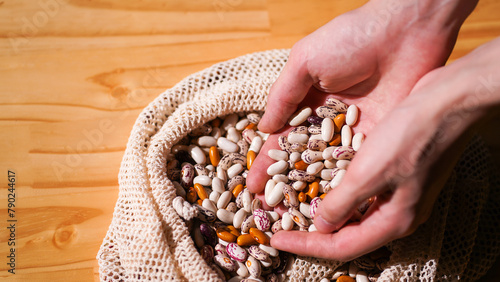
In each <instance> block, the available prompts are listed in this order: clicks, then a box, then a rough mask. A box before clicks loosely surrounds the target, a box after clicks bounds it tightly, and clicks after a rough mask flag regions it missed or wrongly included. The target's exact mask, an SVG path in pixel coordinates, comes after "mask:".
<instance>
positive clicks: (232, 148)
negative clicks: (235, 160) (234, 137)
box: [217, 137, 239, 153]
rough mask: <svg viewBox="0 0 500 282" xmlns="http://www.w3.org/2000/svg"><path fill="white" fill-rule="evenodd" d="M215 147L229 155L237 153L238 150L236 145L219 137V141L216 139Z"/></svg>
mask: <svg viewBox="0 0 500 282" xmlns="http://www.w3.org/2000/svg"><path fill="white" fill-rule="evenodd" d="M217 145H218V146H219V147H220V148H221V149H222V150H224V151H227V152H229V153H237V152H238V150H239V146H238V145H237V144H236V143H234V142H233V141H231V140H229V139H227V138H225V137H220V138H219V139H217Z"/></svg>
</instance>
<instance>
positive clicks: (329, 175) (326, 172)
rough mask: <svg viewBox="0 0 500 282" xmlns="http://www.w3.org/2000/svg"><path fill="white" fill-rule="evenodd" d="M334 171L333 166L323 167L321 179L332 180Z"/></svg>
mask: <svg viewBox="0 0 500 282" xmlns="http://www.w3.org/2000/svg"><path fill="white" fill-rule="evenodd" d="M332 171H333V169H331V168H327V169H323V170H322V171H321V179H323V180H332Z"/></svg>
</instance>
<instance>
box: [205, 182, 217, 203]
mask: <svg viewBox="0 0 500 282" xmlns="http://www.w3.org/2000/svg"><path fill="white" fill-rule="evenodd" d="M212 187H213V185H212ZM208 198H209V199H210V201H212V202H214V203H217V201H219V198H220V193H219V192H217V191H215V190H214V191H212V193H210V195H209V196H208Z"/></svg>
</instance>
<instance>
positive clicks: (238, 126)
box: [234, 118, 250, 131]
mask: <svg viewBox="0 0 500 282" xmlns="http://www.w3.org/2000/svg"><path fill="white" fill-rule="evenodd" d="M249 124H250V121H249V120H248V119H247V118H244V119H241V120H240V121H238V122H237V123H236V125H235V126H234V127H235V128H236V129H238V130H239V131H243V129H245V127H246V126H247V125H249Z"/></svg>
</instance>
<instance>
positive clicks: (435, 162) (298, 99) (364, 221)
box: [247, 1, 498, 260]
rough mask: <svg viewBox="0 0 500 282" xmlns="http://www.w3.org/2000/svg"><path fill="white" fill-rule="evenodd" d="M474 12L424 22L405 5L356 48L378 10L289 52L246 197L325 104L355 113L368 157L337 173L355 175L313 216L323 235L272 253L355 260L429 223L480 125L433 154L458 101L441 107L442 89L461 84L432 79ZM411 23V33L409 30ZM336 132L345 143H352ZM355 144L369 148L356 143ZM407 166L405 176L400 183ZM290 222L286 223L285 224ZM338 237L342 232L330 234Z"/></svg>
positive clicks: (287, 240) (467, 7)
mask: <svg viewBox="0 0 500 282" xmlns="http://www.w3.org/2000/svg"><path fill="white" fill-rule="evenodd" d="M473 2H474V1H472V2H471V1H450V2H449V3H447V4H446V5H444V6H440V7H439V12H437V7H436V6H433V5H431V4H429V6H428V7H426V8H425V9H429V10H425V9H423V10H421V11H419V12H420V13H421V15H426V13H428V15H429V16H428V17H425V16H424V17H423V18H426V20H425V21H424V20H420V18H419V16H418V15H416V14H414V13H413V11H412V9H410V8H408V7H407V6H405V4H407V3H406V1H402V3H404V4H402V5H403V7H401V11H400V13H398V14H397V15H394V16H393V17H392V18H391V19H390V22H389V23H388V26H386V27H385V29H383V30H382V31H380V32H378V33H375V34H372V36H370V37H368V39H366V40H367V43H366V44H364V45H362V46H360V45H359V44H358V43H359V42H356V40H355V39H356V36H357V35H358V34H356V30H363V29H364V28H365V27H366V26H367V25H368V24H369V22H370V21H372V20H373V19H374V18H375V20H376V14H377V11H379V10H382V9H384V8H385V7H386V6H384V5H387V3H386V2H384V1H372V2H369V3H368V4H366V5H365V6H363V7H361V8H360V9H357V10H355V11H352V12H349V13H347V14H344V15H342V16H339V17H337V18H335V19H334V20H332V21H331V22H330V23H328V24H327V25H325V26H323V27H322V28H320V29H319V30H318V31H316V32H314V33H313V34H311V35H309V36H307V37H306V38H304V39H303V40H301V41H299V42H298V43H297V44H296V45H295V46H294V47H293V49H292V52H291V54H290V58H289V62H288V63H287V65H286V66H285V68H284V70H283V72H282V74H281V75H280V77H279V78H278V80H277V81H276V83H275V84H274V85H273V87H272V89H271V92H270V96H269V98H268V107H267V111H266V113H265V114H264V116H263V118H262V120H261V122H260V124H259V129H260V130H262V131H264V132H273V133H274V134H271V135H270V136H269V137H268V139H267V141H266V143H265V144H264V146H263V147H262V149H261V151H262V152H264V154H262V153H261V154H260V155H259V156H258V157H257V159H256V160H255V161H254V163H253V169H251V170H250V173H249V175H248V178H247V185H248V189H249V190H251V191H252V192H261V191H262V189H264V186H265V183H266V181H267V179H269V178H270V176H268V175H267V172H266V171H265V169H266V168H267V167H269V166H270V165H271V164H273V163H274V162H275V160H273V159H271V158H270V157H269V156H268V154H267V153H266V152H267V151H269V150H272V149H278V148H279V146H278V143H279V142H278V140H279V138H280V137H279V136H280V135H284V134H287V132H288V130H289V129H288V128H287V127H283V126H284V125H285V124H286V123H287V122H288V121H291V122H292V123H291V125H293V126H296V125H299V123H298V121H297V120H299V121H300V116H301V114H302V112H303V111H304V112H306V113H307V112H308V110H307V107H310V108H311V109H316V108H318V107H320V106H322V105H324V104H325V101H326V99H327V98H328V97H336V98H340V99H341V100H342V101H345V102H347V103H348V104H355V105H357V106H358V107H359V109H360V114H359V118H358V119H357V121H353V120H352V116H347V115H346V117H345V118H346V120H348V123H349V124H354V125H355V128H356V130H357V132H363V133H365V134H366V135H367V138H366V141H365V143H364V145H363V147H362V148H359V147H356V149H359V153H357V156H356V158H355V159H353V160H352V162H350V163H341V164H342V165H343V166H345V165H348V166H349V169H348V172H347V173H345V176H344V177H343V179H342V181H341V182H340V181H338V182H334V184H335V185H338V186H337V187H335V188H334V189H332V191H330V192H329V193H328V195H327V196H326V197H325V198H324V200H323V201H322V203H321V204H319V206H318V207H317V210H316V214H315V217H314V225H315V228H316V229H317V230H318V231H319V232H312V233H308V232H297V231H282V232H278V233H277V234H275V235H274V236H273V238H272V240H271V244H272V245H273V246H274V247H276V248H278V249H282V250H286V251H289V252H293V253H297V254H300V255H310V256H315V257H325V258H333V259H340V260H349V259H352V258H355V257H358V256H360V255H362V254H365V253H368V252H370V251H372V250H374V249H377V248H378V247H380V246H382V245H384V244H385V243H387V242H389V241H391V240H394V239H397V238H400V237H403V236H406V235H409V234H410V233H412V232H413V231H414V230H415V229H416V227H417V226H418V225H420V224H421V223H422V222H424V221H425V220H426V219H427V217H428V216H429V215H430V212H431V210H432V207H433V204H434V201H435V200H436V198H437V196H438V194H439V192H440V189H441V188H442V186H443V184H444V182H445V181H446V179H447V176H448V175H449V173H450V171H451V169H452V167H453V165H454V163H455V161H456V159H457V152H458V153H459V152H461V148H463V145H464V142H465V141H467V139H466V138H464V139H460V138H459V137H460V136H461V135H462V134H463V133H464V128H467V126H469V125H470V124H471V123H472V122H475V121H476V120H477V119H476V116H474V118H473V119H472V121H468V120H467V121H465V120H462V121H461V123H460V124H464V125H465V126H464V127H460V129H456V128H455V130H448V129H447V130H444V131H445V132H446V133H447V134H448V135H447V137H448V138H447V139H446V141H445V142H437V144H434V143H436V141H435V137H436V134H439V133H441V132H442V131H443V126H444V124H445V122H444V121H442V120H439V118H443V115H444V114H443V113H446V109H448V107H450V106H451V104H452V101H453V100H452V98H448V99H445V98H437V97H443V94H442V93H443V92H445V91H443V89H442V87H443V86H442V85H443V84H445V83H448V86H449V87H450V88H444V89H446V90H449V89H454V88H455V89H456V86H454V85H453V82H455V83H457V84H458V82H456V81H455V80H456V79H454V78H453V77H451V76H450V77H446V76H445V77H446V78H447V79H448V80H447V81H445V82H443V83H440V82H439V80H440V79H441V78H442V77H441V76H442V75H443V73H445V74H446V73H454V69H453V68H452V67H448V69H451V71H433V72H430V71H431V70H433V69H434V68H436V67H438V66H440V65H442V64H443V63H444V62H445V61H446V58H447V57H448V55H449V53H450V52H451V49H452V46H453V44H454V41H455V37H456V33H457V32H458V29H459V27H460V24H461V23H462V22H463V20H464V19H465V17H466V16H467V15H468V14H469V13H470V12H471V11H472V8H473V6H474V3H473ZM434 9H436V10H434ZM448 16H453V17H455V19H456V21H455V22H454V23H453V25H452V27H451V28H449V26H448V27H447V26H446V25H444V24H442V18H443V17H444V18H446V17H448ZM429 18H430V19H429ZM408 21H411V22H412V24H410V25H407V24H406V23H407V22H408ZM429 42H433V43H432V44H430V43H429ZM491 52H492V51H491ZM422 54H424V55H422ZM491 56H492V55H491ZM490 64H492V63H490ZM429 72H430V73H429ZM427 73H429V74H428V75H426V74H427ZM454 74H456V72H455V73H454ZM424 75H425V77H424ZM417 82H418V83H417ZM429 85H430V86H433V87H434V88H429V87H430V86H429ZM438 90H441V91H438ZM472 91H473V90H472ZM425 92H427V93H425ZM328 93H335V95H333V94H328ZM428 93H433V94H434V96H432V95H431V94H428ZM455 93H457V95H458V94H461V93H462V92H460V91H455ZM410 94H411V95H410ZM436 99H439V100H438V101H436ZM497 101H498V100H497ZM424 109H425V111H426V113H425V114H423V111H424ZM296 110H299V111H298V112H297V114H296V115H293V114H294V113H295V112H296ZM325 117H326V116H325ZM436 117H438V118H436ZM326 123H329V121H328V120H327V121H326ZM340 130H341V131H343V133H345V134H343V135H344V136H345V135H347V136H348V135H349V134H352V132H348V131H347V129H346V130H342V129H340ZM322 135H323V134H322ZM322 137H323V136H322ZM328 137H329V133H328V134H327V133H325V134H324V138H328ZM351 137H356V138H355V140H360V139H363V137H362V136H360V135H358V136H356V135H354V136H351ZM348 139H350V141H351V142H352V139H351V138H346V139H345V140H340V142H341V143H342V144H341V145H351V144H348V143H347V142H349V140H348ZM456 141H457V142H456ZM280 142H281V143H283V141H282V140H281V141H280ZM356 142H358V141H356ZM429 144H430V145H434V146H433V147H432V149H433V151H432V153H431V152H428V151H426V150H428V146H429ZM352 145H353V144H352ZM353 146H354V145H353ZM290 150H291V149H290ZM337 153H338V154H345V153H348V152H347V151H346V152H337ZM290 157H291V155H290ZM313 157H315V156H313V155H311V158H313ZM408 160H410V161H408ZM311 161H313V159H311ZM408 163H409V164H408ZM324 165H325V166H326V165H327V162H326V161H325V163H324ZM328 165H329V166H332V165H330V164H328ZM404 166H406V167H405V168H407V171H404V173H402V172H401V168H402V167H404ZM374 196H375V198H373V197H374ZM373 199H375V200H374V201H373V204H372V206H371V207H370V208H369V209H368V210H367V211H366V213H365V214H364V215H363V217H361V218H360V222H357V223H351V224H347V225H346V222H347V220H348V219H349V218H351V217H352V216H356V208H357V207H358V206H359V205H361V204H362V203H363V202H366V201H368V200H370V201H372V200H373ZM289 216H290V215H289V214H287V215H284V216H283V220H284V219H285V218H287V219H288V218H289ZM282 223H283V222H282ZM287 224H288V222H287ZM333 231H338V232H335V233H333V234H331V232H333Z"/></svg>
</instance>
